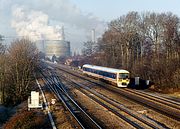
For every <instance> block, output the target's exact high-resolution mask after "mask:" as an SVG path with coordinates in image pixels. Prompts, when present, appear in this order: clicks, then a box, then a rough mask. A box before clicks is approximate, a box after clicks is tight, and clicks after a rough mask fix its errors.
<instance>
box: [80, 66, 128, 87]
mask: <svg viewBox="0 0 180 129" xmlns="http://www.w3.org/2000/svg"><path fill="white" fill-rule="evenodd" d="M82 69H83V73H84V74H87V75H90V76H93V77H97V78H101V79H104V80H107V81H109V82H111V83H113V84H116V85H117V86H118V87H127V85H128V84H129V82H130V79H129V72H128V71H127V70H123V69H114V68H107V67H102V66H95V65H89V64H85V65H83V67H82Z"/></svg>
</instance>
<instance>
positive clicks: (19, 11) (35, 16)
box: [11, 6, 62, 41]
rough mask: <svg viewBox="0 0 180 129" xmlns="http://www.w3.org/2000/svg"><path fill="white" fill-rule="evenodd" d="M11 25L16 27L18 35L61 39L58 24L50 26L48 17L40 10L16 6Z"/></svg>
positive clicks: (39, 38) (33, 38) (32, 38)
mask: <svg viewBox="0 0 180 129" xmlns="http://www.w3.org/2000/svg"><path fill="white" fill-rule="evenodd" d="M11 25H12V27H13V28H15V29H16V32H17V34H18V36H26V37H29V38H30V39H31V40H33V41H36V40H41V39H42V38H44V39H48V40H60V39H62V37H61V33H60V27H59V26H50V25H49V17H48V15H47V14H45V13H43V12H41V11H34V10H28V9H25V7H23V6H20V7H19V6H18V7H17V6H16V7H15V9H14V11H13V20H12V24H11Z"/></svg>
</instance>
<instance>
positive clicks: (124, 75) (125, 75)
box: [119, 73, 129, 79]
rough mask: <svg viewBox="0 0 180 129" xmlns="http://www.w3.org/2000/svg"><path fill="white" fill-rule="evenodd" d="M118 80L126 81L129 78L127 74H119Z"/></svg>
mask: <svg viewBox="0 0 180 129" xmlns="http://www.w3.org/2000/svg"><path fill="white" fill-rule="evenodd" d="M119 78H120V79H127V78H129V74H128V73H120V74H119Z"/></svg>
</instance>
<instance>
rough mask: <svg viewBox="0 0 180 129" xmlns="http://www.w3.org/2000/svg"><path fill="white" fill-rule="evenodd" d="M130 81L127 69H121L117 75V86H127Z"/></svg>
mask: <svg viewBox="0 0 180 129" xmlns="http://www.w3.org/2000/svg"><path fill="white" fill-rule="evenodd" d="M129 82H130V75H129V72H128V71H125V70H123V71H122V72H121V73H119V75H118V79H117V85H118V87H127V86H128V84H129Z"/></svg>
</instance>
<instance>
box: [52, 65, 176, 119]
mask: <svg viewBox="0 0 180 129" xmlns="http://www.w3.org/2000/svg"><path fill="white" fill-rule="evenodd" d="M55 67H56V68H57V69H59V70H61V71H64V72H66V73H68V74H70V75H72V76H75V77H77V78H80V79H83V80H86V81H89V82H90V83H94V84H96V85H100V86H102V87H104V88H106V89H108V90H111V91H113V92H115V93H118V94H120V95H122V96H124V97H126V98H128V99H131V100H133V101H135V102H138V103H140V104H142V105H144V106H147V107H150V108H152V109H153V110H156V111H158V112H160V113H161V114H164V115H166V116H168V117H170V118H173V119H175V120H177V121H180V110H179V103H178V102H175V101H173V100H170V99H167V98H164V97H160V96H158V97H157V96H154V95H150V94H147V93H143V92H139V91H135V90H132V89H127V88H125V89H124V88H123V89H121V88H118V87H115V86H111V85H108V84H106V83H103V82H99V81H98V80H94V79H92V78H89V77H84V76H83V75H80V74H77V73H76V72H75V71H73V72H70V71H69V70H68V69H65V68H63V69H62V68H60V67H57V66H55Z"/></svg>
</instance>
